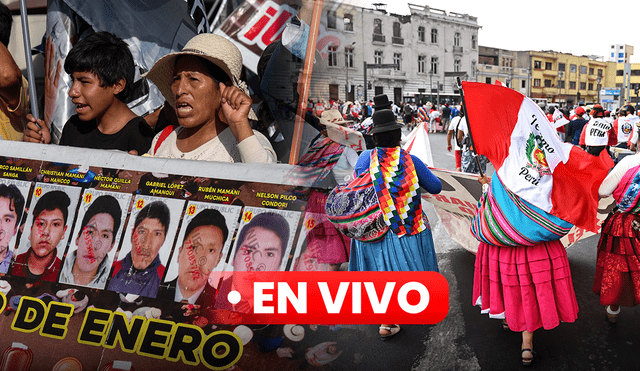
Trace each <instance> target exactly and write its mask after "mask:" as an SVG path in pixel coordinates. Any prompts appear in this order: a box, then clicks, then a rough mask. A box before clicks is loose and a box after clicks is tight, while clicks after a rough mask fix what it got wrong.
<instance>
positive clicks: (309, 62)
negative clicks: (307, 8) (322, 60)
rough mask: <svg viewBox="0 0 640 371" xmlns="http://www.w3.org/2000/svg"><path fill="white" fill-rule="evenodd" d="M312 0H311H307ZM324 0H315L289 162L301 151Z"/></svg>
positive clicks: (293, 161)
mask: <svg viewBox="0 0 640 371" xmlns="http://www.w3.org/2000/svg"><path fill="white" fill-rule="evenodd" d="M306 1H311V0H306ZM322 2H323V0H315V2H314V4H313V16H312V19H311V24H310V25H309V26H310V30H309V40H308V42H307V55H306V56H305V59H304V67H303V70H302V74H301V76H300V78H299V80H298V81H300V83H299V84H298V92H299V94H298V96H299V98H298V99H299V100H298V108H297V111H298V114H297V115H296V120H295V126H294V128H293V140H292V143H291V152H290V153H289V164H291V165H297V164H298V155H299V153H300V142H301V141H302V130H303V129H304V116H305V112H306V110H307V98H308V94H309V87H310V86H311V72H312V71H313V61H314V57H315V50H316V43H317V41H318V30H319V29H320V18H321V16H322Z"/></svg>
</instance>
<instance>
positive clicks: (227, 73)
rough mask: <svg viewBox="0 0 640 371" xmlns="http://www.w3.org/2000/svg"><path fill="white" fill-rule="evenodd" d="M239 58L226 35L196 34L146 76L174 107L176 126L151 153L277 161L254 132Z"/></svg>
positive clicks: (163, 134) (160, 137) (266, 142)
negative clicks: (176, 119) (250, 122)
mask: <svg viewBox="0 0 640 371" xmlns="http://www.w3.org/2000/svg"><path fill="white" fill-rule="evenodd" d="M241 70H242V54H241V53H240V51H239V50H238V48H237V47H236V46H235V45H233V43H231V42H230V41H228V40H227V39H225V38H224V37H221V36H218V35H213V34H200V35H197V36H194V37H193V38H192V39H191V40H189V42H188V43H187V45H185V47H184V48H183V49H182V51H181V52H178V53H171V54H168V55H166V56H164V57H162V58H160V59H159V60H158V61H157V62H156V63H155V65H154V66H153V68H151V70H150V71H149V72H148V73H147V74H146V77H148V78H149V79H150V80H151V81H152V82H153V83H154V84H156V86H157V87H158V89H160V91H161V92H162V94H163V95H164V97H165V98H166V100H167V102H168V103H169V104H170V105H171V106H173V108H174V109H175V111H176V115H177V117H178V123H179V124H180V126H179V127H177V128H171V127H170V128H168V129H165V131H163V132H161V133H159V134H158V135H157V136H156V137H155V138H154V140H153V143H152V144H151V149H150V151H149V152H150V154H151V155H154V156H159V157H169V158H182V159H190V160H209V161H219V162H275V158H276V155H275V152H274V151H273V148H272V147H271V144H270V143H269V140H268V139H267V138H265V137H264V136H263V135H262V134H260V133H258V132H256V131H253V130H252V129H251V126H250V125H249V119H251V120H257V117H256V115H255V113H254V112H253V110H252V109H251V98H250V97H249V95H248V90H247V87H246V84H245V83H244V82H243V81H241V80H240V73H241Z"/></svg>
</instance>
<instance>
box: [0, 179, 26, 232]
mask: <svg viewBox="0 0 640 371" xmlns="http://www.w3.org/2000/svg"><path fill="white" fill-rule="evenodd" d="M0 197H4V198H7V199H9V210H11V211H14V212H15V213H16V225H19V224H20V220H21V218H22V211H23V210H24V196H23V195H22V192H20V190H19V189H18V187H16V186H15V185H13V184H10V185H6V184H0Z"/></svg>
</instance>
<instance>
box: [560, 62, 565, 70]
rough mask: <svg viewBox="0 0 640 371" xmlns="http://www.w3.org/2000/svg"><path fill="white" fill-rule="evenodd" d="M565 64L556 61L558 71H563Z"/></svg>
mask: <svg viewBox="0 0 640 371" xmlns="http://www.w3.org/2000/svg"><path fill="white" fill-rule="evenodd" d="M565 67H566V65H565V64H564V63H558V71H564V70H565Z"/></svg>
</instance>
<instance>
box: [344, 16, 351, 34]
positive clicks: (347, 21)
mask: <svg viewBox="0 0 640 371" xmlns="http://www.w3.org/2000/svg"><path fill="white" fill-rule="evenodd" d="M343 21H344V30H345V31H353V16H352V15H351V14H345V15H344V18H343Z"/></svg>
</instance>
